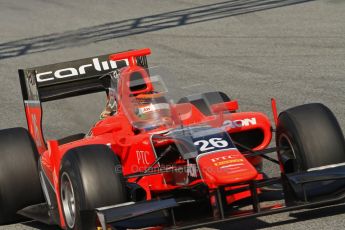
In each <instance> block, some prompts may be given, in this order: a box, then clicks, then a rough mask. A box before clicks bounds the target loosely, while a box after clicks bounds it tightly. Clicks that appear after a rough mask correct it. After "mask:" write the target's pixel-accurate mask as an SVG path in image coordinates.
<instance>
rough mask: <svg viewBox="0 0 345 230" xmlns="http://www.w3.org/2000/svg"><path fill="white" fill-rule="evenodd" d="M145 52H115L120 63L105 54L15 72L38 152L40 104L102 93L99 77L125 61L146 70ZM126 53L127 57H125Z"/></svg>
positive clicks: (41, 146) (40, 142)
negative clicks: (134, 62) (17, 74)
mask: <svg viewBox="0 0 345 230" xmlns="http://www.w3.org/2000/svg"><path fill="white" fill-rule="evenodd" d="M150 52H151V51H150V50H149V49H142V50H133V51H125V52H120V53H117V54H119V55H120V56H121V57H123V59H122V60H116V61H113V60H110V59H109V56H110V55H113V54H106V55H101V56H95V57H90V58H84V59H79V60H74V61H69V62H62V63H56V64H52V65H45V66H38V67H32V68H27V69H19V70H18V73H19V80H20V84H21V89H22V95H23V101H24V106H25V113H26V118H27V123H28V130H29V132H30V133H31V135H32V136H33V138H34V140H35V142H36V145H37V148H38V150H39V152H41V151H44V150H45V149H46V145H45V141H44V137H43V133H42V125H41V124H42V107H41V103H42V102H47V101H53V100H58V99H63V98H68V97H73V96H79V95H84V94H90V93H96V92H101V91H105V90H106V86H105V85H104V82H102V81H101V80H100V77H102V76H104V75H106V74H107V73H109V72H111V71H114V70H117V69H120V68H122V67H124V66H127V65H128V58H129V57H135V59H136V61H137V64H138V65H140V66H143V67H146V68H147V67H148V65H147V59H146V55H148V54H150ZM127 54H128V55H127Z"/></svg>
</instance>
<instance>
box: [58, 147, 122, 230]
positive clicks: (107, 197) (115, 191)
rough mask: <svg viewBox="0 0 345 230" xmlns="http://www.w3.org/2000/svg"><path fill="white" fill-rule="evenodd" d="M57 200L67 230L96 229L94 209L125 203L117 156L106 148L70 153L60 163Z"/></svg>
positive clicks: (77, 149)
mask: <svg viewBox="0 0 345 230" xmlns="http://www.w3.org/2000/svg"><path fill="white" fill-rule="evenodd" d="M60 198H61V204H62V209H63V213H64V220H65V222H66V226H67V229H73V230H77V229H78V230H81V229H82V230H84V229H96V227H97V226H96V219H95V215H94V214H93V213H94V209H95V208H99V207H104V206H109V205H115V204H119V203H124V202H126V200H127V194H126V188H125V184H124V178H123V175H122V170H121V164H120V162H119V160H118V158H117V156H116V155H115V154H114V153H113V152H112V150H110V149H109V148H108V147H107V146H105V145H88V146H82V147H77V148H74V149H71V150H69V151H68V152H67V153H66V154H65V156H64V157H63V160H62V163H61V170H60Z"/></svg>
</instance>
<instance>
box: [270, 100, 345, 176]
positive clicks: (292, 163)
mask: <svg viewBox="0 0 345 230" xmlns="http://www.w3.org/2000/svg"><path fill="white" fill-rule="evenodd" d="M276 144H277V147H278V148H281V150H279V157H280V161H281V163H282V166H283V168H284V171H285V173H293V172H301V171H306V170H308V169H311V168H315V167H320V166H325V165H331V164H338V163H343V162H345V141H344V135H343V133H342V131H341V128H340V126H339V123H338V121H337V119H336V118H335V116H334V114H333V113H332V112H331V110H330V109H329V108H327V107H326V106H324V105H323V104H318V103H315V104H306V105H301V106H297V107H294V108H291V109H288V110H286V111H284V112H282V113H281V114H280V115H279V119H278V125H277V133H276Z"/></svg>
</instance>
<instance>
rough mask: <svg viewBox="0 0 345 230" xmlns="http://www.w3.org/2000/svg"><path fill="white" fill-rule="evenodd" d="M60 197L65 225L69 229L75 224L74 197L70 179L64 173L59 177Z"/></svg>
mask: <svg viewBox="0 0 345 230" xmlns="http://www.w3.org/2000/svg"><path fill="white" fill-rule="evenodd" d="M60 195H61V201H62V207H63V212H64V214H65V221H66V224H67V226H68V227H69V228H73V227H74V224H75V196H74V190H73V186H72V182H71V179H70V177H69V176H68V174H67V173H66V172H64V173H63V174H62V176H61V194H60Z"/></svg>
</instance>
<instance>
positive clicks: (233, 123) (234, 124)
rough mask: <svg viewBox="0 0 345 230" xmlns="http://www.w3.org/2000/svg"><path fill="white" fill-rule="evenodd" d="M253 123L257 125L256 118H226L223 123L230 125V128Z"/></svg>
mask: <svg viewBox="0 0 345 230" xmlns="http://www.w3.org/2000/svg"><path fill="white" fill-rule="evenodd" d="M251 125H256V118H255V117H253V118H246V119H243V120H234V121H229V120H226V121H224V123H223V126H229V127H230V128H240V127H246V126H251Z"/></svg>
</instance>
